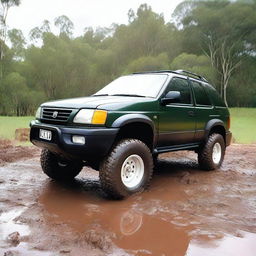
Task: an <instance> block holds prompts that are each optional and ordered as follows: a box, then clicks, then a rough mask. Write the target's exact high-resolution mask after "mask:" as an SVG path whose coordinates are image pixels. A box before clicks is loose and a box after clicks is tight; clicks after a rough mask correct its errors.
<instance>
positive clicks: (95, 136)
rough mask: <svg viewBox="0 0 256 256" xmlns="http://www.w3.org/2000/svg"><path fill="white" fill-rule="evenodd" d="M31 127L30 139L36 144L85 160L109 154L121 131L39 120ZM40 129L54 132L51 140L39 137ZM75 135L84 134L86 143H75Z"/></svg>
mask: <svg viewBox="0 0 256 256" xmlns="http://www.w3.org/2000/svg"><path fill="white" fill-rule="evenodd" d="M30 127H31V130H30V141H31V142H32V143H33V144H34V145H36V146H38V147H41V148H46V149H48V150H50V151H51V152H54V153H57V154H59V155H62V156H64V157H66V158H79V159H83V160H89V159H90V158H92V157H97V158H98V157H104V156H105V155H107V154H108V152H109V150H110V149H111V147H112V145H113V143H114V141H115V138H116V135H117V133H118V131H119V129H118V128H103V127H102V128H82V127H66V126H60V125H51V124H44V123H40V122H39V121H37V120H33V121H31V123H30ZM40 129H44V130H49V131H51V132H52V139H51V141H46V140H43V139H40V138H39V130H40ZM73 135H80V136H84V137H85V144H84V145H80V144H75V143H73V142H72V136H73Z"/></svg>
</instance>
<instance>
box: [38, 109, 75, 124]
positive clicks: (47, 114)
mask: <svg viewBox="0 0 256 256" xmlns="http://www.w3.org/2000/svg"><path fill="white" fill-rule="evenodd" d="M71 113H72V109H65V108H43V112H42V119H43V120H48V121H53V122H67V121H68V119H69V117H70V114H71Z"/></svg>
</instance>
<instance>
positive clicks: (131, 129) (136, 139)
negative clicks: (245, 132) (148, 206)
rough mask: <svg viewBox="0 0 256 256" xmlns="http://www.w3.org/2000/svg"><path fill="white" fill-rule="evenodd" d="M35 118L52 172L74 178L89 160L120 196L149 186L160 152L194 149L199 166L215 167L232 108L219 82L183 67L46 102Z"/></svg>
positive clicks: (36, 135) (34, 135) (34, 137)
mask: <svg viewBox="0 0 256 256" xmlns="http://www.w3.org/2000/svg"><path fill="white" fill-rule="evenodd" d="M30 126H31V133H30V139H31V141H32V143H33V144H35V145H36V146H39V147H41V148H43V150H42V154H41V166H42V169H43V171H44V172H45V173H46V174H47V175H48V176H49V177H51V178H52V179H55V180H67V179H72V178H74V177H75V176H76V175H78V173H79V172H80V171H81V169H82V167H83V166H84V165H89V166H92V167H93V168H95V169H97V170H99V174H100V175H99V176H100V181H101V185H102V188H103V189H104V191H105V192H107V193H108V194H109V195H110V196H112V197H115V198H123V197H126V196H129V195H131V194H133V193H137V192H141V191H143V190H144V189H145V188H147V187H148V185H149V182H150V180H151V177H152V173H153V159H156V158H157V156H158V154H160V153H164V152H170V151H177V150H193V151H195V152H197V153H198V162H199V166H200V168H201V169H204V170H213V169H216V168H219V167H220V165H221V164H222V161H223V158H224V154H225V149H226V147H227V146H228V145H230V141H231V133H230V131H229V128H230V115H229V111H228V108H227V107H226V106H225V104H224V102H223V101H222V100H221V98H220V96H219V95H218V93H217V92H216V90H215V89H214V88H213V87H212V86H211V85H210V84H209V83H208V82H207V80H206V79H205V78H204V77H202V76H199V75H197V74H194V73H191V72H188V71H183V70H177V71H170V70H166V71H154V72H142V73H134V74H131V75H127V76H122V77H120V78H118V79H116V80H114V81H113V82H111V83H110V84H108V85H107V86H106V87H104V88H103V89H101V90H100V91H98V92H97V93H95V94H93V95H92V96H90V97H83V98H75V99H67V100H60V101H52V102H47V103H44V104H42V105H41V106H40V107H39V109H38V110H37V113H36V120H33V121H32V122H31V124H30Z"/></svg>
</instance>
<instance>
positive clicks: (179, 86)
mask: <svg viewBox="0 0 256 256" xmlns="http://www.w3.org/2000/svg"><path fill="white" fill-rule="evenodd" d="M168 91H178V92H180V95H181V100H180V104H191V103H192V100H191V90H190V87H189V84H188V81H187V80H185V79H182V78H177V77H175V78H173V79H172V80H171V82H170V84H169V85H168Z"/></svg>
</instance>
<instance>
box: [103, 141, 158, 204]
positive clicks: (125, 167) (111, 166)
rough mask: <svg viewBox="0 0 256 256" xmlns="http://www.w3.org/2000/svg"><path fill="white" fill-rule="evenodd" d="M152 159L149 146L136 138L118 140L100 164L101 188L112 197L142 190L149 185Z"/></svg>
mask: <svg viewBox="0 0 256 256" xmlns="http://www.w3.org/2000/svg"><path fill="white" fill-rule="evenodd" d="M152 173H153V160H152V155H151V152H150V150H149V148H148V147H147V146H146V145H145V144H144V143H143V142H141V141H139V140H136V139H126V140H122V141H120V142H119V143H118V144H117V145H116V146H115V147H114V149H113V150H112V151H111V152H110V154H109V155H108V156H107V157H106V158H105V159H104V160H103V162H102V164H101V166H100V181H101V184H102V188H103V190H104V191H105V192H106V193H107V194H109V195H110V196H112V197H114V198H118V199H120V198H124V197H127V196H129V195H131V194H134V193H138V192H142V191H143V190H144V189H146V188H147V187H148V185H149V182H150V180H151V177H152Z"/></svg>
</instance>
